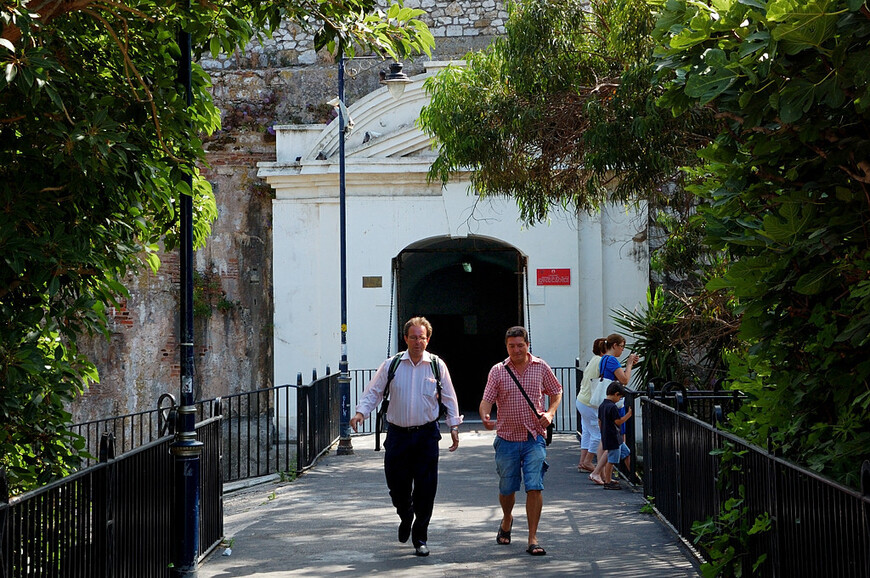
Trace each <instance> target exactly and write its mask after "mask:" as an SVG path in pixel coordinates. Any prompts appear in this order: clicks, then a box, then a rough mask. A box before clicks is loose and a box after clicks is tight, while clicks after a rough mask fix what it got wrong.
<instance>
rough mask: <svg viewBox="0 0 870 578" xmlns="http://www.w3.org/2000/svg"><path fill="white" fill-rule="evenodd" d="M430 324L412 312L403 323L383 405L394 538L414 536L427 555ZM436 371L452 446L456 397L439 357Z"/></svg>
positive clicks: (379, 376)
mask: <svg viewBox="0 0 870 578" xmlns="http://www.w3.org/2000/svg"><path fill="white" fill-rule="evenodd" d="M431 337H432V325H431V324H430V323H429V321H427V320H426V318H425V317H414V318H412V319H410V320H409V321H408V322H407V323H405V329H404V338H405V343H406V344H407V345H408V350H407V351H405V352H404V353H403V354H402V356H401V361H400V362H399V365H398V367H396V373H395V376H394V377H393V381H392V383H390V393H389V399H390V405H389V407H388V408H387V423H389V426H388V428H387V439H386V440H385V441H384V474H385V475H386V478H387V487H388V488H389V489H390V498H391V499H392V501H393V506H395V508H396V512H397V513H398V514H399V519H400V520H401V522H400V524H399V542H403V543H404V542H407V541H408V538H413V544H414V551H415V553H416V554H417V556H428V555H429V547H428V546H427V545H426V541H427V539H428V529H429V520H430V519H431V518H432V509H433V507H434V505H435V493H436V491H437V489H438V442H439V441H440V440H441V431H440V429H439V427H438V416H439V413H440V407H439V399H438V388H437V380H436V377H435V374H434V373H433V371H432V361H433V360H432V356H431V355H430V354H429V352H428V351H426V346H427V345H428V344H429V338H431ZM391 362H392V358H390V359H387V360H386V361H384V362H383V363H382V364H381V366H380V367H379V368H378V371H377V372H376V373H375V376H374V377H373V378H372V380H371V381H370V382H369V384H368V386H367V387H366V390H365V392H364V393H363V396H362V399H360V402H359V404H357V406H356V414H355V415H354V416H353V417H352V418H351V420H350V427H352V428H353V431H356V429H357V426H358V425H359V424H360V423H361V422H362V421H363V420H365V419H366V418H367V417H368V416H369V415H370V414H371V412H372V411H373V410H374V409H375V408H376V407H377V406H378V404H379V403H380V402H381V400H382V399H383V397H384V389H385V388H386V385H387V376H388V373H389V368H390V364H391ZM437 363H438V368H439V373H440V375H441V399H440V402H441V403H443V404H444V405H445V406H446V408H447V416H446V421H447V425H448V426H450V437H451V438H452V440H453V444H452V445H451V446H450V448H448V449H449V450H450V451H451V452H452V451H456V448H458V447H459V424H461V423H462V416H461V415H459V403H458V402H457V399H456V390H455V389H454V388H453V381H451V379H450V372H449V371H448V370H447V366H446V365H445V364H444V362H443V361H441V360H440V359H437Z"/></svg>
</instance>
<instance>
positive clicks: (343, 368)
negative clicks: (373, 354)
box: [336, 54, 412, 456]
mask: <svg viewBox="0 0 870 578" xmlns="http://www.w3.org/2000/svg"><path fill="white" fill-rule="evenodd" d="M344 62H345V59H344V55H343V54H342V55H340V56H339V58H338V106H337V108H338V214H339V216H338V222H339V229H340V232H339V243H340V244H341V249H340V254H341V257H340V259H341V359H340V360H339V362H338V371H339V376H338V392H339V393H338V395H339V397H340V398H341V416H340V419H339V434H340V438H339V442H338V449H337V451H336V453H337V454H338V455H340V456H341V455H351V454H353V444H352V443H351V439H350V432H351V430H350V370H349V369H348V363H347V220H346V200H345V197H346V196H345V162H344V159H345V156H344V137H345V122H347V120H349V119H345V118H344V112H345V111H346V110H347V107H345V105H344ZM381 82H382V83H383V84H386V85H387V88H388V89H389V91H390V94H391V95H392V96H393V98H395V99H396V100H398V99H399V97H401V96H402V93H403V92H404V91H405V86H406V85H407V84H409V83H410V82H412V81H411V80H410V79H409V78H408V76H407V75H406V74H405V73H404V72H402V63H401V62H392V63H391V64H390V71H389V72H388V73H382V75H381Z"/></svg>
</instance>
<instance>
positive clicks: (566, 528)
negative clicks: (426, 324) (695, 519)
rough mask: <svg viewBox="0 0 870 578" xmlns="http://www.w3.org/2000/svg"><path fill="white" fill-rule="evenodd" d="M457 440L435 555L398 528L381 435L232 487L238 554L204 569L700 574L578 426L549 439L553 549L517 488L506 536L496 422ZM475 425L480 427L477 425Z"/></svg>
mask: <svg viewBox="0 0 870 578" xmlns="http://www.w3.org/2000/svg"><path fill="white" fill-rule="evenodd" d="M469 426H470V427H473V424H468V425H466V426H465V430H466V431H464V432H463V433H462V435H461V439H460V446H459V449H458V450H457V451H456V452H454V453H449V452H448V451H447V447H448V445H449V436H446V435H445V436H444V439H442V442H441V447H442V452H441V462H440V469H439V471H440V479H439V487H438V497H437V498H436V501H435V512H434V514H433V517H432V523H431V525H430V527H429V548H430V551H431V555H430V556H428V557H426V558H420V557H417V556H415V555H414V548H413V546H411V544H410V541H409V542H408V543H406V544H400V543H399V542H398V541H397V539H396V528H397V525H398V521H399V518H398V517H397V516H396V514H395V511H394V510H393V507H392V506H391V505H390V498H389V495H388V494H387V488H386V484H385V482H384V473H383V452H375V451H373V448H374V437H373V436H371V435H369V436H358V437H354V438H353V446H354V455H351V456H337V455H335V453H334V452H330V453H329V454H328V455H327V456H325V457H323V458H321V460H320V461H319V462H318V463H317V465H316V466H315V467H314V468H312V469H310V470H309V471H307V472H305V473H304V474H303V475H301V476H300V477H299V478H298V479H297V480H295V481H293V482H285V483H268V484H263V485H259V486H255V487H253V488H248V489H245V490H241V491H238V492H235V493H232V494H228V495H227V496H225V500H224V510H225V523H224V524H225V526H224V531H225V534H226V536H227V539H228V540H231V541H232V555H230V556H223V555H222V553H223V551H224V548H223V547H221V548H219V549H218V550H216V551H215V552H214V553H213V554H212V555H211V556H210V557H209V558H208V559H207V560H206V561H205V562H204V563H203V564H202V565H201V567H200V570H199V576H200V577H201V578H211V577H221V578H223V577H230V576H266V577H277V576H312V577H313V576H317V577H320V576H363V575H368V574H371V573H374V572H385V573H387V574H388V575H390V576H412V575H413V576H424V577H425V576H475V577H478V576H480V577H487V576H536V577H541V576H565V575H570V576H619V577H622V578H627V577H629V576H631V577H645V576H649V577H669V578H670V577H675V576H699V572H698V565H697V563H696V561H695V560H694V558H693V557H692V555H691V554H690V553H689V552H688V551H687V549H686V548H685V547H684V546H683V545H682V544H681V543H680V542H679V540H678V539H677V538H676V536H675V535H674V534H673V533H672V532H671V531H670V530H669V529H668V528H667V527H666V526H665V525H664V524H663V523H662V522H661V521H660V520H659V519H658V518H656V517H655V516H654V515H651V514H643V513H641V512H640V509H641V507H642V506H643V505H644V499H643V492H642V489H641V488H637V489H631V487H630V486H625V484H624V486H625V487H624V489H622V490H619V491H606V490H603V489H602V488H600V487H598V486H595V485H593V484H592V483H591V482H590V481H589V480H588V478H587V476H586V474H581V473H579V472H578V471H577V467H576V466H577V459H578V455H579V446H578V443H577V441H576V436H574V435H569V434H557V435H556V436H555V439H554V440H553V444H552V445H551V446H550V448H549V457H548V462H549V463H550V470H549V472H548V473H547V476H546V478H545V480H544V485H545V489H544V510H543V514H542V516H541V524H540V528H539V530H538V540H539V542H540V543H541V545H542V546H544V548H546V550H547V555H546V556H541V557H533V556H529V555H528V554H526V553H525V547H526V539H527V526H526V516H525V509H524V508H523V507H522V503H523V502H521V500H524V496H523V494H522V493H518V494H517V502H518V507H517V508H515V509H514V517H515V522H514V528H513V543H512V544H510V545H509V546H499V545H497V544H496V542H495V535H496V531H497V529H498V524H499V520H500V519H501V510H500V509H499V507H498V497H497V479H496V474H495V463H494V458H493V449H492V440H493V436H494V433H493V432H488V431H486V430H481V431H468V427H469ZM478 427H479V426H478Z"/></svg>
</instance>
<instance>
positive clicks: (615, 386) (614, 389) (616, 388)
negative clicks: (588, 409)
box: [598, 381, 626, 397]
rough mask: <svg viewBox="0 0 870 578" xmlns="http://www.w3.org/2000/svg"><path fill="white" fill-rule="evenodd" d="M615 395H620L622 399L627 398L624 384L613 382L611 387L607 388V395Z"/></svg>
mask: <svg viewBox="0 0 870 578" xmlns="http://www.w3.org/2000/svg"><path fill="white" fill-rule="evenodd" d="M599 391H600V390H599ZM614 393H618V394H619V395H621V396H622V397H625V394H626V391H625V388H624V387H622V384H621V383H619V382H618V381H611V382H610V385H608V386H607V395H613V394H614ZM598 395H601V394H600V393H599V394H598Z"/></svg>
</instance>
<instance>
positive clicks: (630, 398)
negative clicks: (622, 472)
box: [625, 390, 637, 484]
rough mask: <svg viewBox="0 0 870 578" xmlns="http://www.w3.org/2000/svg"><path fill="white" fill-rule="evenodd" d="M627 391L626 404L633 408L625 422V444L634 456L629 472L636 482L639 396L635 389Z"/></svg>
mask: <svg viewBox="0 0 870 578" xmlns="http://www.w3.org/2000/svg"><path fill="white" fill-rule="evenodd" d="M627 392H628V395H626V396H625V405H626V406H628V408H631V413H632V418H631V419H630V420H628V421H627V422H625V445H627V446H628V449H629V451H631V453H630V454H629V455H631V456H632V459H631V461H630V462H629V463H630V464H631V465H630V466H629V468H628V472H627V473H628V478H629V482H631V483H632V484H634V481H635V480H636V479H637V425H636V424H637V408H636V407H635V405H636V404H635V401H636V400H637V396H636V395H635V394H634V390H627ZM626 411H627V409H626Z"/></svg>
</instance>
